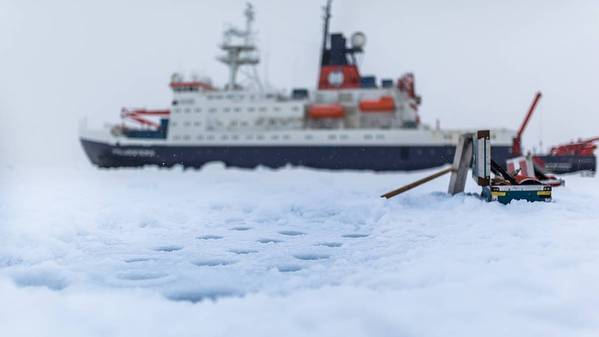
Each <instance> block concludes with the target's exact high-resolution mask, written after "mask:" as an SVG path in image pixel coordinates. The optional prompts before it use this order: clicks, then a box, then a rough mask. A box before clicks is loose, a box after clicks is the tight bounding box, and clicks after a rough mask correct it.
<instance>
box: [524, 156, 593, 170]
mask: <svg viewBox="0 0 599 337" xmlns="http://www.w3.org/2000/svg"><path fill="white" fill-rule="evenodd" d="M533 159H534V162H535V164H536V165H538V166H539V167H540V168H541V169H542V170H543V171H544V172H548V173H555V174H563V173H573V172H590V173H595V171H596V170H597V157H595V156H534V157H533Z"/></svg>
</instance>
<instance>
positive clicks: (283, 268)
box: [277, 265, 303, 273]
mask: <svg viewBox="0 0 599 337" xmlns="http://www.w3.org/2000/svg"><path fill="white" fill-rule="evenodd" d="M277 269H278V270H279V272H281V273H294V272H296V271H300V270H302V269H303V268H302V267H301V266H296V265H282V266H278V267H277Z"/></svg>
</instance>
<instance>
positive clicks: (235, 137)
mask: <svg viewBox="0 0 599 337" xmlns="http://www.w3.org/2000/svg"><path fill="white" fill-rule="evenodd" d="M217 138H219V137H216V136H214V135H207V136H204V135H198V136H197V137H196V139H197V140H216V139H217ZM241 138H242V137H241V136H239V135H231V136H229V135H221V136H220V140H240V139H241ZM244 138H245V140H265V139H266V138H267V137H265V136H263V135H256V136H254V135H245V137H244ZM173 139H174V140H181V139H183V140H191V136H190V135H183V136H180V135H175V136H174V137H173ZM270 139H271V140H279V139H284V140H289V139H291V137H290V136H289V135H282V136H280V135H271V136H270ZM304 139H305V140H313V139H314V136H313V135H305V136H304ZM328 139H329V140H338V139H339V140H348V139H349V137H348V136H347V135H339V136H337V135H329V136H328ZM364 139H365V140H373V139H377V140H383V139H385V136H384V135H364Z"/></svg>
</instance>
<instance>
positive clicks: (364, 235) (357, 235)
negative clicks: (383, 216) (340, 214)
mask: <svg viewBox="0 0 599 337" xmlns="http://www.w3.org/2000/svg"><path fill="white" fill-rule="evenodd" d="M342 236H343V237H344V238H348V239H359V238H365V237H367V236H368V234H357V233H355V234H345V235H342Z"/></svg>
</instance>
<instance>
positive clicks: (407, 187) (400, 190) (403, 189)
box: [381, 167, 453, 199]
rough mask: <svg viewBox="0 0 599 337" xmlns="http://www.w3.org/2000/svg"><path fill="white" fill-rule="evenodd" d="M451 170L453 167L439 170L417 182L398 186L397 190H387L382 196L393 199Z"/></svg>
mask: <svg viewBox="0 0 599 337" xmlns="http://www.w3.org/2000/svg"><path fill="white" fill-rule="evenodd" d="M449 172H453V167H448V168H446V169H445V170H442V171H439V172H437V173H435V174H431V175H430V176H428V177H424V178H422V179H420V180H416V181H415V182H413V183H410V184H407V185H405V186H403V187H400V188H398V189H396V190H393V191H391V192H387V193H385V194H383V195H381V198H387V199H391V198H393V197H395V196H397V195H399V194H402V193H403V192H406V191H409V190H411V189H413V188H415V187H418V186H420V185H422V184H426V183H428V182H429V181H431V180H434V179H437V178H439V177H441V176H443V175H445V174H447V173H449Z"/></svg>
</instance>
